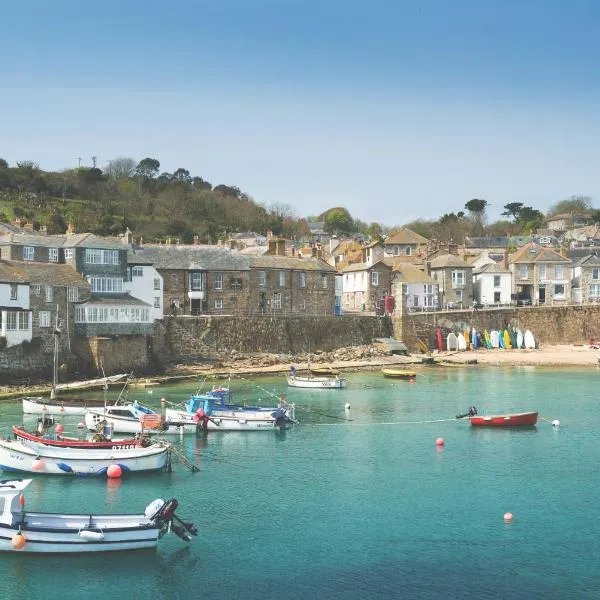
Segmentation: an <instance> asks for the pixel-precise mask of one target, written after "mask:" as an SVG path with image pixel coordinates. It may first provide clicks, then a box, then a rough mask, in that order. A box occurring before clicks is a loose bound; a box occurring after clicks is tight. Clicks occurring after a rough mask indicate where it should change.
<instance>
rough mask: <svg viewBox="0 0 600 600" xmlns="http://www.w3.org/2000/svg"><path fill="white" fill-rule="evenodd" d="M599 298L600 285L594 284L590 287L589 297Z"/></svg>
mask: <svg viewBox="0 0 600 600" xmlns="http://www.w3.org/2000/svg"><path fill="white" fill-rule="evenodd" d="M598 296H600V283H592V284H591V285H590V292H589V297H590V298H597V297H598Z"/></svg>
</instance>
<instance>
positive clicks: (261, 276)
mask: <svg viewBox="0 0 600 600" xmlns="http://www.w3.org/2000/svg"><path fill="white" fill-rule="evenodd" d="M258 285H265V272H264V271H259V272H258Z"/></svg>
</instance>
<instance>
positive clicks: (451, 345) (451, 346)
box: [446, 332, 458, 350]
mask: <svg viewBox="0 0 600 600" xmlns="http://www.w3.org/2000/svg"><path fill="white" fill-rule="evenodd" d="M446 348H447V349H448V350H458V339H457V338H456V335H455V334H454V333H452V332H450V333H449V334H448V337H446Z"/></svg>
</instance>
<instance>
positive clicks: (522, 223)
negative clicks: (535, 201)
mask: <svg viewBox="0 0 600 600" xmlns="http://www.w3.org/2000/svg"><path fill="white" fill-rule="evenodd" d="M518 223H519V227H520V228H521V231H522V232H523V233H526V234H528V233H529V232H530V231H535V230H536V229H540V228H541V226H542V225H543V224H544V214H543V213H542V212H541V211H539V210H537V209H535V208H532V207H531V206H524V207H523V208H522V209H521V213H520V214H519V220H518Z"/></svg>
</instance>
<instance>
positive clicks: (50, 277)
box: [0, 260, 90, 289]
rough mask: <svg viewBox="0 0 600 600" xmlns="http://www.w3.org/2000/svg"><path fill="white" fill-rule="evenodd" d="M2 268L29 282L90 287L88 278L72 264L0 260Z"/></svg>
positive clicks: (0, 270) (0, 269)
mask: <svg viewBox="0 0 600 600" xmlns="http://www.w3.org/2000/svg"><path fill="white" fill-rule="evenodd" d="M2 268H5V269H8V270H10V271H12V272H13V273H15V275H17V276H19V277H23V278H24V280H25V281H27V282H29V283H44V284H49V285H54V286H68V287H84V288H88V289H89V287H90V284H89V283H88V282H87V280H86V279H85V278H84V277H83V276H82V275H81V273H78V272H77V271H76V270H75V269H73V267H71V266H70V265H61V264H58V263H40V262H28V261H27V262H25V261H20V260H3V261H0V273H1V272H2Z"/></svg>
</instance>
